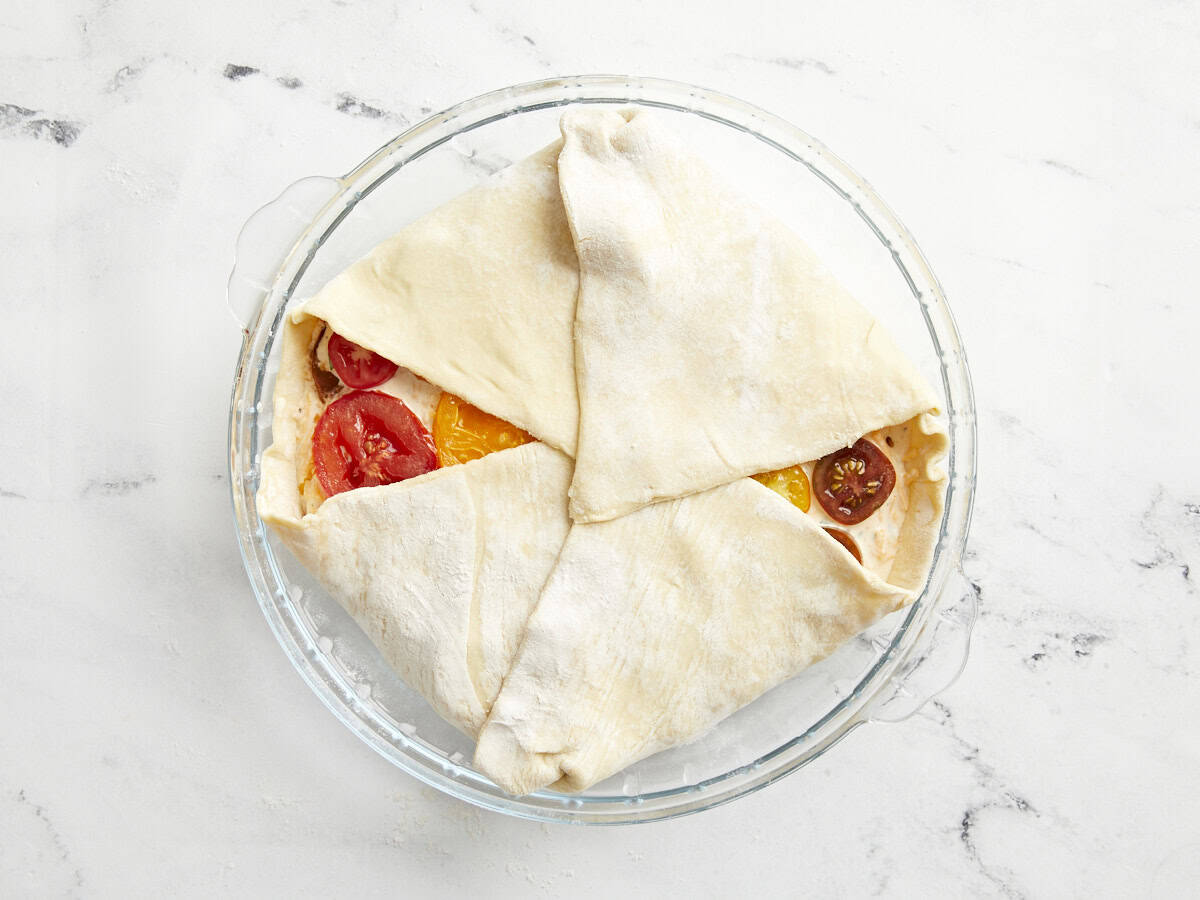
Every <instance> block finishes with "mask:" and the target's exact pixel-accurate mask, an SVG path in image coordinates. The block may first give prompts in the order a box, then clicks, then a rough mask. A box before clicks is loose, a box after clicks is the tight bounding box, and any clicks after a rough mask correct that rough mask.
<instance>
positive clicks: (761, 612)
mask: <svg viewBox="0 0 1200 900" xmlns="http://www.w3.org/2000/svg"><path fill="white" fill-rule="evenodd" d="M909 600H911V594H909V593H908V592H907V591H904V590H902V589H900V588H897V587H895V586H892V585H889V584H886V583H885V582H883V581H882V580H880V579H879V578H876V577H875V576H873V575H871V574H870V573H868V572H866V571H865V570H864V569H863V568H862V567H861V566H859V565H858V564H857V563H856V562H855V561H854V560H853V559H852V558H851V557H850V555H849V554H847V553H846V552H845V550H843V549H842V548H841V547H840V546H839V545H838V544H837V543H836V542H835V541H834V540H833V539H832V538H830V537H829V536H828V535H826V534H825V533H824V532H823V531H822V530H821V529H820V527H818V526H817V525H816V524H815V523H814V522H812V521H811V520H810V519H809V518H808V517H807V516H805V514H804V513H801V512H800V511H799V510H797V509H796V508H795V507H794V506H792V505H791V504H790V503H788V502H787V501H786V500H784V499H782V498H781V497H779V496H778V495H777V494H775V493H774V492H773V491H771V490H769V489H768V488H765V487H763V486H762V485H760V484H758V483H757V482H755V481H753V480H750V479H742V480H739V481H736V482H733V483H731V484H728V485H723V486H721V487H717V488H714V489H711V490H709V491H706V492H704V493H701V494H697V495H694V496H691V497H686V498H683V499H680V500H673V501H667V502H664V503H659V504H654V505H652V506H648V507H646V508H643V509H640V510H638V511H636V512H634V513H631V514H629V515H627V516H623V517H621V518H617V519H614V520H611V521H606V522H600V523H593V524H578V523H576V524H575V525H573V526H572V528H571V531H570V533H569V535H568V537H567V541H566V543H565V544H564V546H563V550H562V553H561V555H560V556H559V560H558V564H557V565H556V567H555V568H554V571H553V572H552V573H551V576H550V578H549V580H548V582H547V584H546V587H545V589H544V591H543V592H542V597H541V600H540V601H539V603H538V606H537V608H536V610H535V611H534V613H533V615H532V617H531V618H530V620H529V623H528V626H527V629H526V633H525V639H524V642H523V644H522V645H521V649H520V650H519V651H518V654H517V657H516V660H515V661H514V664H513V668H512V671H511V672H510V673H509V675H508V677H507V679H506V680H505V682H504V686H503V688H502V689H501V691H500V695H499V696H498V697H497V699H496V702H495V703H494V704H493V706H492V709H491V713H490V714H489V717H488V720H487V723H486V724H485V725H484V728H483V730H482V731H481V732H480V735H479V742H478V745H477V749H476V756H475V764H476V767H477V768H479V769H481V770H482V771H483V772H485V773H486V774H487V775H488V776H489V777H491V778H492V779H493V780H494V781H496V783H497V784H499V785H500V786H501V787H503V788H504V789H505V790H507V791H509V792H510V793H514V794H525V793H528V792H530V791H533V790H537V789H539V788H542V787H546V786H548V785H552V786H553V787H554V788H555V789H559V790H571V791H576V790H582V789H585V788H587V787H588V786H590V785H592V784H594V783H596V782H598V781H600V780H602V779H604V778H606V777H608V776H609V775H611V774H612V773H614V772H617V771H619V770H620V769H622V768H624V767H625V766H628V765H630V764H632V763H634V762H636V761H637V760H639V759H642V758H644V757H646V756H648V755H650V754H652V753H655V752H657V751H659V750H663V749H666V748H668V747H671V746H674V745H675V744H678V743H680V742H683V741H687V740H690V739H692V738H694V737H696V736H697V735H699V734H700V733H702V732H703V731H704V730H706V729H707V728H709V727H710V726H712V725H713V724H715V723H716V722H718V721H720V720H721V719H722V718H724V717H725V716H727V715H729V714H730V713H732V712H733V711H734V710H736V709H738V708H739V707H741V706H744V705H745V704H746V703H749V702H750V701H752V700H754V699H755V698H756V697H757V696H759V695H760V694H762V693H763V692H764V691H766V690H768V689H770V688H771V687H773V686H775V685H777V684H779V683H780V682H782V681H784V680H785V679H787V678H789V677H791V676H793V675H795V674H796V673H797V672H799V671H800V670H801V669H803V668H805V667H807V666H808V665H811V664H812V663H814V662H816V661H817V660H819V659H822V658H823V657H825V656H826V655H828V654H829V653H830V652H831V651H832V650H834V649H835V648H836V647H837V646H839V645H840V644H841V643H842V642H844V641H845V640H846V639H848V638H849V637H851V636H852V635H854V634H856V633H858V632H859V631H861V630H862V629H864V628H866V627H867V626H868V625H870V624H871V623H872V622H874V621H876V620H877V619H878V618H879V617H881V616H883V615H884V614H886V613H888V612H891V611H892V610H894V609H897V608H899V607H900V606H902V605H903V604H904V603H905V602H907V601H909Z"/></svg>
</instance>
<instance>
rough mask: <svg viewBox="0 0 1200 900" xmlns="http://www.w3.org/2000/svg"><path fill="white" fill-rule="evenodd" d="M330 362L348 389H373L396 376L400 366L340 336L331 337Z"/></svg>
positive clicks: (331, 335)
mask: <svg viewBox="0 0 1200 900" xmlns="http://www.w3.org/2000/svg"><path fill="white" fill-rule="evenodd" d="M329 361H330V362H331V363H333V371H335V372H337V374H338V378H340V379H342V381H343V382H345V384H346V387H352V388H373V387H375V386H376V385H380V384H383V383H384V382H385V381H387V380H388V379H389V378H391V377H392V376H393V375H395V374H396V369H397V368H398V366H397V365H396V364H395V363H394V362H391V361H389V360H386V359H384V358H383V357H382V356H380V355H379V354H378V353H375V352H374V351H372V350H368V349H367V348H366V347H360V346H358V344H356V343H354V341H351V340H347V339H346V338H344V337H342V336H341V335H340V334H330V336H329Z"/></svg>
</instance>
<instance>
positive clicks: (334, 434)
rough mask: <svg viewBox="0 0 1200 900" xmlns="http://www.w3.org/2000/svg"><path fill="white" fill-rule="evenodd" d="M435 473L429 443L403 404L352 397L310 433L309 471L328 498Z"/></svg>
mask: <svg viewBox="0 0 1200 900" xmlns="http://www.w3.org/2000/svg"><path fill="white" fill-rule="evenodd" d="M437 467H438V461H437V452H436V451H435V450H434V447H433V439H432V438H431V437H430V436H429V432H428V431H426V430H425V426H424V425H422V424H421V420H420V419H418V418H417V417H416V416H415V415H413V412H412V410H410V409H409V408H408V407H407V406H406V405H405V404H404V401H403V400H398V399H397V398H395V397H392V396H390V395H388V394H381V393H380V392H379V391H354V392H353V393H350V394H346V395H345V396H344V397H339V398H338V399H337V400H334V401H333V402H332V403H330V404H329V406H328V407H326V409H325V412H324V413H322V414H321V418H320V419H318V420H317V427H316V428H315V429H314V430H313V468H315V469H316V471H317V478H318V480H319V481H320V482H321V487H322V488H324V489H325V493H326V494H327V495H328V496H330V497H332V496H333V495H334V494H340V493H342V492H343V491H349V490H353V489H354V488H360V487H375V486H377V485H381V484H392V483H393V482H396V481H403V480H404V479H406V478H412V477H414V476H416V475H423V474H425V473H426V472H430V471H432V470H434V469H436V468H437Z"/></svg>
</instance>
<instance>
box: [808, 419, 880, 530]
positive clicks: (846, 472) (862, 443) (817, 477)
mask: <svg viewBox="0 0 1200 900" xmlns="http://www.w3.org/2000/svg"><path fill="white" fill-rule="evenodd" d="M895 486H896V470H895V468H893V467H892V461H891V460H890V459H888V458H887V455H886V454H885V453H884V452H883V451H882V450H880V449H879V448H878V447H876V446H875V445H874V444H872V443H871V442H870V441H868V440H867V439H866V438H860V439H859V440H858V442H857V443H855V445H854V446H853V447H845V448H843V449H841V450H838V451H835V452H834V453H830V454H829V455H828V456H823V457H821V459H820V460H818V461H817V464H816V466H815V467H814V468H813V487H814V488H815V489H816V492H817V500H818V501H819V502H820V504H821V508H822V509H824V510H825V512H827V513H829V517H830V518H831V519H833V520H834V521H835V522H839V523H841V524H842V525H855V524H857V523H858V522H861V521H862V520H863V519H865V518H867V517H868V516H870V515H871V513H873V512H875V510H877V509H879V507H881V506H882V505H883V502H884V501H885V500H887V498H888V496H889V495H890V494H891V493H892V488H894V487H895Z"/></svg>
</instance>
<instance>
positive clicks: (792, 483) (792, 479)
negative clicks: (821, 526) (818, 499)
mask: <svg viewBox="0 0 1200 900" xmlns="http://www.w3.org/2000/svg"><path fill="white" fill-rule="evenodd" d="M751 477H752V478H753V479H754V480H755V481H757V482H759V483H760V484H765V485H766V486H767V487H769V488H770V489H771V490H773V491H774V492H775V493H777V494H779V495H780V496H781V497H784V498H786V499H788V500H790V501H792V505H793V506H797V507H799V508H800V511H801V512H808V508H809V507H810V506H812V487H811V485H810V484H809V482H808V476H807V475H806V474H804V469H803V468H802V467H800V466H788V467H787V468H786V469H776V470H775V471H774V472H760V473H759V474H757V475H752V476H751Z"/></svg>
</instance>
